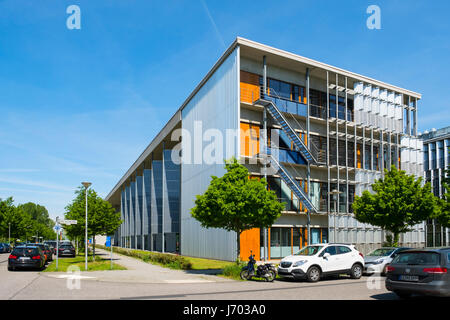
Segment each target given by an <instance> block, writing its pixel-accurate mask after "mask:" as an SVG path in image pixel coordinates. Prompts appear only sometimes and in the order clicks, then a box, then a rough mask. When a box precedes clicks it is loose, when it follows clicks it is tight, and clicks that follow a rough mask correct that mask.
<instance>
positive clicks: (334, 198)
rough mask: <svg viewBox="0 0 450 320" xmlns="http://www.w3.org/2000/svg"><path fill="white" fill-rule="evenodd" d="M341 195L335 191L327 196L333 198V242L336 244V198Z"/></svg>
mask: <svg viewBox="0 0 450 320" xmlns="http://www.w3.org/2000/svg"><path fill="white" fill-rule="evenodd" d="M341 193H342V192H341V191H338V190H336V189H334V190H333V191H330V192H329V194H331V195H332V196H333V201H334V242H337V241H336V215H337V196H338V195H339V194H341Z"/></svg>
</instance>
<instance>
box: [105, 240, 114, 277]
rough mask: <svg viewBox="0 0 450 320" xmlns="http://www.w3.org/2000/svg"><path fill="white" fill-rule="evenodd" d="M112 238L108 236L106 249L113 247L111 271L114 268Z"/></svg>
mask: <svg viewBox="0 0 450 320" xmlns="http://www.w3.org/2000/svg"><path fill="white" fill-rule="evenodd" d="M112 241H113V239H112V236H106V243H105V247H111V270H112V268H113V247H112Z"/></svg>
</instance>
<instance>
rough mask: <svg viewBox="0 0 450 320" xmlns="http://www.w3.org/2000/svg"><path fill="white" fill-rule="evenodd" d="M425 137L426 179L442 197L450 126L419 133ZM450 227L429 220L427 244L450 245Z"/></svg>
mask: <svg viewBox="0 0 450 320" xmlns="http://www.w3.org/2000/svg"><path fill="white" fill-rule="evenodd" d="M419 137H420V138H421V139H423V157H424V158H423V163H424V176H423V178H424V180H425V181H426V182H430V183H431V190H433V193H434V195H435V196H436V197H439V198H442V197H443V195H444V194H445V192H446V191H445V188H444V186H443V184H442V182H443V181H444V179H445V177H446V172H445V170H446V169H447V168H448V165H449V164H450V126H449V127H445V128H442V129H438V130H436V129H434V128H433V129H431V131H425V132H424V133H423V134H421V135H419ZM449 232H450V229H449V228H444V227H442V226H441V225H440V224H439V223H437V221H436V220H434V219H431V220H428V221H427V227H426V239H427V240H426V241H427V242H426V243H427V246H430V247H434V246H448V245H450V241H449V238H450V233H449Z"/></svg>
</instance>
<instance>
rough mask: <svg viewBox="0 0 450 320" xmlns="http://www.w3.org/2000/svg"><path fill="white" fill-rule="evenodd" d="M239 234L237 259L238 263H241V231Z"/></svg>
mask: <svg viewBox="0 0 450 320" xmlns="http://www.w3.org/2000/svg"><path fill="white" fill-rule="evenodd" d="M236 234H237V257H236V263H239V262H241V231H238V232H236Z"/></svg>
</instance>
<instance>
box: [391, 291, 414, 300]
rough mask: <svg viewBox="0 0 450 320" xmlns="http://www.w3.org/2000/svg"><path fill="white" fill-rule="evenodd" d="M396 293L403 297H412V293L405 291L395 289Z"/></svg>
mask: <svg viewBox="0 0 450 320" xmlns="http://www.w3.org/2000/svg"><path fill="white" fill-rule="evenodd" d="M394 293H395V294H396V295H397V296H399V297H400V298H402V299H408V298H410V297H411V293H409V292H404V291H394Z"/></svg>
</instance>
